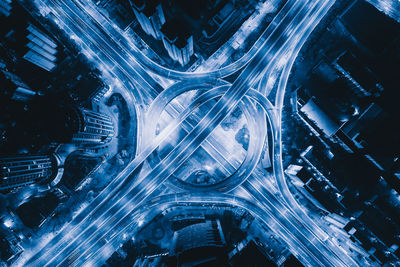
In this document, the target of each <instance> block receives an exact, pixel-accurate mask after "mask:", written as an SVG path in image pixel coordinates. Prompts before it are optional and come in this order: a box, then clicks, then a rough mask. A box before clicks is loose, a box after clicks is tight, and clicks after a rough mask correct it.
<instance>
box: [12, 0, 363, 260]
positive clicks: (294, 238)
mask: <svg viewBox="0 0 400 267" xmlns="http://www.w3.org/2000/svg"><path fill="white" fill-rule="evenodd" d="M40 1H42V2H43V3H44V4H46V5H47V6H48V8H49V9H50V10H51V14H52V16H54V18H55V19H56V20H58V22H59V23H60V24H62V25H63V27H64V28H65V30H66V31H67V32H69V33H70V34H74V36H77V37H78V38H79V39H80V40H82V43H83V44H85V46H86V49H90V50H91V51H92V53H93V54H95V55H97V57H98V60H101V63H102V64H104V65H105V67H106V69H108V70H109V71H111V72H113V74H114V75H115V76H117V77H118V78H119V79H120V80H121V81H123V82H126V83H129V84H131V85H132V86H131V88H133V89H132V90H133V94H134V96H135V98H136V101H137V103H138V105H142V106H147V105H150V107H149V108H148V114H147V115H146V117H144V118H143V119H142V120H139V121H143V123H144V125H142V126H141V129H143V130H142V132H141V133H139V134H138V138H139V140H138V143H139V144H141V147H140V148H139V149H138V155H137V156H136V158H135V159H134V160H133V161H132V162H131V163H129V165H128V166H127V167H126V168H125V169H124V170H123V171H122V172H121V173H119V174H118V175H116V177H115V179H113V181H112V182H111V183H110V184H109V185H108V186H107V187H106V188H105V189H104V190H103V191H102V192H101V194H100V195H99V196H98V197H97V198H96V199H95V200H94V201H92V202H91V203H90V204H89V206H88V207H86V208H85V209H84V210H82V211H81V212H80V213H79V214H78V215H77V216H76V217H75V218H74V219H73V220H72V221H71V222H70V223H68V224H66V226H65V227H64V228H63V229H62V230H61V231H60V233H58V235H56V236H55V237H54V238H53V239H51V240H50V241H49V242H48V243H46V244H44V245H38V246H37V247H36V248H35V249H33V250H32V251H31V255H28V256H30V257H29V260H28V261H27V262H21V263H20V264H27V265H32V266H40V265H45V266H46V265H49V266H57V265H63V266H64V265H65V266H69V265H77V266H78V265H84V264H89V263H91V264H95V265H98V264H100V263H101V262H102V261H104V260H105V259H106V256H107V255H108V256H109V255H110V253H111V252H112V251H113V250H114V249H115V248H116V247H117V245H118V242H121V240H120V236H121V235H120V233H122V232H123V231H124V229H128V228H129V227H131V226H132V224H140V218H141V216H142V215H143V213H142V211H143V212H144V211H145V210H149V209H150V208H151V207H152V206H154V205H164V204H165V205H167V204H168V205H173V204H174V203H180V202H185V203H195V202H207V201H208V203H210V202H211V203H212V202H215V203H225V204H234V205H237V206H241V207H243V208H245V209H247V210H249V211H250V212H251V213H252V214H254V215H255V216H257V217H259V218H260V219H261V220H263V221H265V222H267V221H270V220H272V221H275V222H276V226H275V228H274V229H273V230H274V231H275V232H276V233H277V234H278V235H279V236H280V237H281V238H282V239H283V240H285V242H287V244H288V246H289V247H290V248H291V249H292V251H293V252H294V253H295V254H296V255H298V256H299V258H300V259H301V260H302V261H303V262H304V263H307V264H310V265H321V266H347V265H356V263H355V262H354V261H353V260H352V258H351V257H350V256H349V255H348V254H347V253H346V252H345V251H344V250H343V249H342V248H341V247H338V246H337V245H334V244H333V243H332V242H331V240H330V239H329V236H328V235H327V234H326V233H325V232H324V230H325V229H324V230H322V229H321V227H322V226H320V225H316V223H315V222H313V221H312V220H311V219H310V218H308V216H307V212H306V211H304V210H303V208H302V207H301V206H300V205H299V204H298V203H297V202H296V200H295V199H294V198H293V196H292V195H291V193H290V191H289V189H288V187H287V185H286V180H285V177H284V174H283V168H282V156H281V123H280V117H281V115H280V114H281V110H282V105H283V97H284V93H285V87H286V82H287V79H288V76H289V73H290V69H291V66H292V64H293V62H294V60H295V58H296V55H297V53H298V52H299V50H300V49H301V47H302V45H303V44H304V42H305V41H306V40H307V37H308V36H309V35H310V34H311V32H312V30H313V29H314V28H315V27H316V25H318V23H319V22H320V21H321V19H322V18H323V17H324V16H325V15H326V13H327V12H328V10H329V9H330V7H331V6H332V4H333V3H334V1H333V0H314V1H312V0H309V1H307V0H289V1H287V3H286V4H285V6H284V7H283V8H282V9H281V11H280V12H279V14H278V15H277V16H276V18H275V19H274V21H273V22H272V23H271V25H269V27H268V28H267V29H266V30H265V32H264V33H263V34H262V36H261V37H260V39H259V40H258V41H257V42H256V43H255V44H254V46H253V47H252V48H251V49H250V50H249V52H248V53H247V54H246V55H245V56H243V57H242V58H241V59H240V60H238V61H237V62H235V63H233V64H231V65H228V66H226V67H223V68H221V69H218V70H210V71H208V72H193V73H186V72H177V71H174V70H170V69H168V68H165V67H162V66H160V65H158V64H156V63H154V62H153V61H151V60H149V59H148V58H146V57H145V56H144V55H143V54H142V53H141V52H140V50H139V49H137V48H136V47H135V46H134V45H133V44H132V43H131V42H130V41H129V40H128V39H127V38H125V36H124V34H123V33H122V32H120V31H119V30H118V29H116V28H114V27H113V26H112V24H111V23H110V22H109V21H107V20H106V19H104V18H103V17H101V16H100V14H99V13H98V12H96V10H95V9H94V8H93V7H92V6H90V5H85V4H82V2H79V1H78V0H76V1H72V0H70V1H67V0H40ZM282 58H288V62H287V63H286V65H285V67H284V68H283V71H282V73H281V76H280V80H279V84H278V91H277V94H276V99H275V101H274V103H275V105H272V104H271V103H270V102H269V100H268V99H267V95H265V94H263V93H266V92H269V91H270V90H269V88H261V87H262V86H264V85H265V83H263V82H261V83H259V85H260V88H257V90H253V89H251V88H252V87H253V88H255V87H256V85H257V82H258V81H260V79H262V78H263V75H268V74H270V73H273V72H274V71H275V70H276V69H279V68H280V67H281V66H280V64H281V61H282ZM239 71H240V73H239V75H238V77H237V79H236V80H235V81H234V82H233V83H232V84H229V83H227V82H225V81H223V80H222V78H224V77H225V76H228V75H230V74H232V73H235V72H239ZM158 76H161V77H162V78H160V77H158ZM164 78H167V79H170V80H174V81H175V82H176V83H175V84H174V85H172V86H171V87H169V88H164V87H163V86H161V85H160V83H159V82H157V81H159V80H160V79H164ZM179 81H182V82H179ZM188 90H198V91H199V94H198V96H197V98H196V99H194V100H193V102H192V103H191V104H190V105H189V106H188V107H186V108H183V106H182V105H179V104H175V106H173V107H172V108H169V110H167V112H168V113H170V114H171V115H172V116H173V117H175V119H173V120H172V121H171V122H170V123H169V125H168V126H167V127H166V129H164V130H163V131H162V132H161V133H160V134H159V135H157V136H154V132H155V131H154V129H155V127H156V124H155V123H156V119H157V118H158V117H159V114H160V112H162V110H163V109H164V108H166V107H167V104H168V103H170V102H171V101H172V100H173V99H175V98H176V97H177V96H178V95H180V94H183V93H185V92H187V91H188ZM210 99H216V100H215V101H214V102H213V105H212V107H211V108H210V110H209V111H208V112H206V113H204V114H201V116H197V117H195V118H194V121H191V122H188V121H187V120H186V119H187V118H188V116H189V115H190V114H191V113H192V112H193V110H194V109H195V108H196V107H198V106H199V105H201V104H203V103H205V102H207V101H209V100H210ZM256 103H257V105H259V106H261V107H262V108H263V109H264V112H260V111H259V110H257V109H256V106H255V105H256ZM236 106H240V107H241V109H242V110H243V111H244V114H245V117H246V119H247V122H248V125H249V131H250V136H251V137H250V146H249V149H248V151H247V153H248V154H247V156H246V158H245V159H244V161H243V162H241V163H240V162H236V161H231V160H230V158H229V157H228V155H227V152H226V150H225V149H224V148H223V147H222V146H220V145H219V144H218V135H217V134H216V133H215V132H214V133H213V131H214V129H215V128H216V127H217V126H218V125H219V124H220V123H221V122H222V120H223V119H224V118H226V117H227V116H228V115H229V114H230V113H231V112H232V110H233V109H234V108H235V107H236ZM267 121H268V122H269V126H270V127H271V132H272V135H273V137H272V140H273V146H272V147H273V151H272V155H273V159H274V162H273V166H274V175H275V179H276V181H277V185H278V188H279V191H280V192H281V197H279V196H276V195H275V194H274V192H273V189H271V188H270V187H269V186H268V185H267V183H266V182H265V179H266V178H265V177H263V176H262V175H260V174H259V172H253V170H254V169H255V168H256V164H257V163H258V161H259V158H260V155H261V152H262V147H263V144H264V140H265V139H266V138H267V137H266V127H267ZM260 125H261V126H262V127H260ZM177 127H182V128H183V129H184V130H185V131H186V132H187V135H186V136H185V137H184V138H183V139H182V140H181V141H180V142H179V143H178V144H177V145H176V146H175V147H174V148H173V149H172V151H170V152H169V154H167V155H166V156H165V157H164V158H162V159H161V160H160V162H158V163H157V164H155V165H154V166H151V168H148V169H143V168H141V166H142V165H143V163H144V162H145V161H146V160H148V159H149V157H150V155H151V154H152V152H153V151H155V150H156V149H157V147H158V146H159V145H160V144H161V143H162V142H163V141H164V140H166V138H168V136H169V135H170V134H171V133H172V132H173V131H174V130H175V129H176V128H177ZM200 146H202V147H203V148H204V149H205V150H206V151H207V152H208V153H209V154H210V155H211V156H212V157H213V158H214V159H215V160H216V161H218V162H219V163H220V164H221V165H222V166H223V167H224V168H225V169H226V170H227V172H229V173H231V176H230V177H229V179H226V180H225V181H223V182H222V183H221V184H219V185H218V186H216V187H215V188H213V189H214V191H215V192H216V193H212V194H211V193H206V192H192V191H190V192H189V193H187V194H177V195H171V196H161V197H156V196H155V195H154V194H156V192H157V191H156V190H157V188H158V187H159V186H160V185H161V184H163V183H164V182H165V181H166V180H167V179H168V178H169V177H171V175H172V174H173V173H174V172H175V171H176V170H177V169H178V168H179V167H180V166H181V165H182V164H183V163H184V162H185V161H186V160H187V159H188V158H189V157H190V156H191V155H192V154H193V153H194V152H195V150H196V149H197V148H199V147H200ZM239 184H241V190H244V191H246V192H247V193H249V194H250V195H251V196H252V199H251V201H250V200H246V199H243V198H242V197H239V196H232V194H231V193H229V194H227V192H228V191H229V190H231V189H233V188H234V187H236V186H237V185H239ZM217 192H220V193H217ZM232 192H234V191H232ZM151 197H156V198H153V200H149V199H151Z"/></svg>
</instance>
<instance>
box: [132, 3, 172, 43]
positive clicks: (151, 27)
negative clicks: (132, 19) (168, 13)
mask: <svg viewBox="0 0 400 267" xmlns="http://www.w3.org/2000/svg"><path fill="white" fill-rule="evenodd" d="M130 2H131V6H132V8H133V12H134V13H135V16H136V19H137V20H138V21H139V23H140V26H141V27H142V29H143V31H144V32H145V33H146V34H149V35H151V36H153V37H154V38H155V39H157V40H160V39H161V37H162V34H161V32H160V29H161V26H162V25H163V24H164V23H165V16H164V11H163V8H162V3H161V0H130Z"/></svg>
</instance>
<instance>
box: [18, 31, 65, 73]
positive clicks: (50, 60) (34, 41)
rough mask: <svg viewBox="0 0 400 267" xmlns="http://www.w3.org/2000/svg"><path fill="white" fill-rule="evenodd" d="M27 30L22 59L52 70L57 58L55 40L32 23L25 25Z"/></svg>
mask: <svg viewBox="0 0 400 267" xmlns="http://www.w3.org/2000/svg"><path fill="white" fill-rule="evenodd" d="M27 31H28V35H27V38H28V40H29V42H28V44H27V45H26V47H27V48H28V51H27V52H26V54H25V55H24V59H26V60H28V61H29V62H31V63H33V64H35V65H36V66H38V67H40V68H42V69H45V70H47V71H51V70H53V69H54V68H55V66H56V63H55V62H56V60H57V57H56V54H57V44H56V42H55V41H54V40H52V39H51V38H50V37H48V36H47V35H46V34H45V33H43V32H42V31H40V30H39V29H38V28H37V27H35V26H34V25H32V24H30V25H29V26H28V27H27Z"/></svg>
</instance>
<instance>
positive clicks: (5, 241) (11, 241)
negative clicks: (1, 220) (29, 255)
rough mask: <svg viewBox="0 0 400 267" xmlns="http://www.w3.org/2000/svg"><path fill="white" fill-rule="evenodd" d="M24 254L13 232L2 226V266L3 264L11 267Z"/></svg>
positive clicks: (0, 230)
mask: <svg viewBox="0 0 400 267" xmlns="http://www.w3.org/2000/svg"><path fill="white" fill-rule="evenodd" d="M22 252H23V249H22V247H21V246H20V245H19V239H18V238H17V236H16V235H15V233H14V232H13V231H11V230H10V229H7V228H6V227H4V226H3V225H0V266H3V265H1V264H2V262H3V263H6V266H10V265H11V264H12V263H13V262H14V261H15V260H16V259H17V258H18V256H19V255H20V254H21V253H22Z"/></svg>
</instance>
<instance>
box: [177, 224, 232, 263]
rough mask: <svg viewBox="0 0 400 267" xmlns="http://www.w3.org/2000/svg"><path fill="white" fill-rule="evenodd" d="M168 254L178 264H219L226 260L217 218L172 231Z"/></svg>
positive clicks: (222, 235)
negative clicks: (170, 248)
mask: <svg viewBox="0 0 400 267" xmlns="http://www.w3.org/2000/svg"><path fill="white" fill-rule="evenodd" d="M172 243H173V245H172V250H171V251H170V253H169V254H170V256H173V255H175V256H176V260H177V262H178V265H179V266H181V265H182V266H186V265H187V266H196V265H197V264H200V263H201V264H204V266H206V265H207V266H220V265H221V263H222V262H224V261H226V259H227V258H226V256H227V254H226V251H225V246H226V242H225V238H224V234H223V232H222V227H221V224H220V222H219V220H207V221H205V222H201V223H196V224H192V225H189V226H186V227H184V228H183V229H180V230H178V231H176V232H175V233H174V237H173V242H172Z"/></svg>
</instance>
